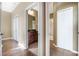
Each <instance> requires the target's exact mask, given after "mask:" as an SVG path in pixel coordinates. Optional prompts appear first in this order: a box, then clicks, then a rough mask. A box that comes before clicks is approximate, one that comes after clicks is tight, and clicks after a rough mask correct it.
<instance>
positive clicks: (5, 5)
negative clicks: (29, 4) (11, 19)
mask: <svg viewBox="0 0 79 59" xmlns="http://www.w3.org/2000/svg"><path fill="white" fill-rule="evenodd" d="M19 3H20V2H2V10H3V11H6V12H12V11H13V10H14V9H15V8H16V7H17V5H18V4H19Z"/></svg>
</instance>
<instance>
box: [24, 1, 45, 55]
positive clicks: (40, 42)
mask: <svg viewBox="0 0 79 59" xmlns="http://www.w3.org/2000/svg"><path fill="white" fill-rule="evenodd" d="M36 4H38V7H40V8H38V56H43V55H44V53H45V51H44V43H45V42H44V40H45V39H44V38H45V37H44V32H43V31H44V25H43V24H44V21H43V19H44V17H43V16H44V8H43V7H44V3H43V2H34V3H32V4H30V5H29V6H28V7H27V8H26V9H25V11H24V13H25V20H26V26H25V31H26V32H25V35H26V36H25V39H26V41H25V43H26V49H28V14H27V13H28V12H27V11H28V10H29V9H30V8H31V7H33V6H35V5H36Z"/></svg>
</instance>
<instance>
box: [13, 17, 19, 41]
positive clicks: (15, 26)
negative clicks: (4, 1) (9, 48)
mask: <svg viewBox="0 0 79 59" xmlns="http://www.w3.org/2000/svg"><path fill="white" fill-rule="evenodd" d="M18 22H19V19H18V16H15V17H14V18H13V20H12V23H13V26H12V30H13V39H14V40H16V41H18V38H19V37H18V35H19V29H18V27H19V26H18V25H19V23H18Z"/></svg>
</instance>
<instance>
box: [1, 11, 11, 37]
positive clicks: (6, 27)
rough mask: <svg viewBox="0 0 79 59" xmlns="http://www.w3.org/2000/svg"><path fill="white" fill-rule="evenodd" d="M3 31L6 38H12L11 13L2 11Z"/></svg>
mask: <svg viewBox="0 0 79 59" xmlns="http://www.w3.org/2000/svg"><path fill="white" fill-rule="evenodd" d="M1 32H2V33H3V34H4V36H3V37H4V38H10V37H11V36H12V35H11V13H8V12H5V11H2V12H1Z"/></svg>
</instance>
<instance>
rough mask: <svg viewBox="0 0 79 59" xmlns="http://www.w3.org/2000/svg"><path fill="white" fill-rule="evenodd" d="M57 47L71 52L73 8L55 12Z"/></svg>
mask: <svg viewBox="0 0 79 59" xmlns="http://www.w3.org/2000/svg"><path fill="white" fill-rule="evenodd" d="M57 46H58V47H60V48H63V49H67V50H73V7H69V8H65V9H62V10H58V11H57Z"/></svg>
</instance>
